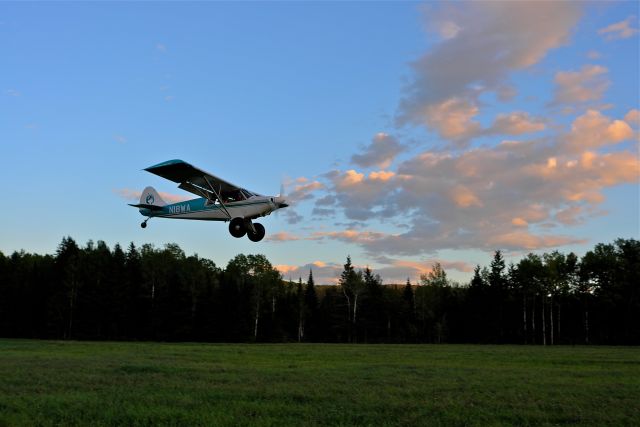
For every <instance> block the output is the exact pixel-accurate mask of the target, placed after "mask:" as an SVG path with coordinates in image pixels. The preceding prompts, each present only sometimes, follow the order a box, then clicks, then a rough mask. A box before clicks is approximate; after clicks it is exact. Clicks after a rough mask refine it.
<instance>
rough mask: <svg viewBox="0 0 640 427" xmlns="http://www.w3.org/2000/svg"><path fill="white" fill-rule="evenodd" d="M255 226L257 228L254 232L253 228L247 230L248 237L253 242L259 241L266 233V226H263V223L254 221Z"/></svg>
mask: <svg viewBox="0 0 640 427" xmlns="http://www.w3.org/2000/svg"><path fill="white" fill-rule="evenodd" d="M253 228H255V229H256V232H255V233H252V232H251V230H248V231H247V237H248V238H249V240H251V241H252V242H259V241H260V240H262V238H263V237H264V233H265V230H264V227H263V226H262V224H260V223H257V222H254V223H253Z"/></svg>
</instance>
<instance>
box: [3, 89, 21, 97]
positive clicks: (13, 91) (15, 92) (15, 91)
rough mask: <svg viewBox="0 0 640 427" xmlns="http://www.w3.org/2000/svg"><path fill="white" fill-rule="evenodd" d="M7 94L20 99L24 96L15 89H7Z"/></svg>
mask: <svg viewBox="0 0 640 427" xmlns="http://www.w3.org/2000/svg"><path fill="white" fill-rule="evenodd" d="M5 93H6V94H7V95H9V96H13V97H14V98H17V97H19V96H22V93H21V92H20V91H18V90H15V89H7V90H6V91H5Z"/></svg>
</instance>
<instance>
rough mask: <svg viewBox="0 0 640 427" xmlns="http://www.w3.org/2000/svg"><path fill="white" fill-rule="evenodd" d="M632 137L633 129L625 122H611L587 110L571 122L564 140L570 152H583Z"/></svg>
mask: <svg viewBox="0 0 640 427" xmlns="http://www.w3.org/2000/svg"><path fill="white" fill-rule="evenodd" d="M627 114H628V113H627ZM625 118H626V116H625ZM633 136H634V132H633V129H631V126H629V124H628V123H627V122H626V121H624V120H612V119H610V118H609V117H607V116H605V115H603V114H602V113H601V112H599V111H597V110H587V112H586V113H584V114H583V115H581V116H579V117H577V118H576V119H575V120H574V121H573V123H572V125H571V132H570V133H569V134H568V135H567V138H566V139H567V143H568V146H567V147H568V148H570V149H571V151H576V152H583V151H584V150H587V149H594V148H599V147H603V146H606V145H612V144H618V143H620V142H623V141H625V140H628V139H631V138H632V137H633Z"/></svg>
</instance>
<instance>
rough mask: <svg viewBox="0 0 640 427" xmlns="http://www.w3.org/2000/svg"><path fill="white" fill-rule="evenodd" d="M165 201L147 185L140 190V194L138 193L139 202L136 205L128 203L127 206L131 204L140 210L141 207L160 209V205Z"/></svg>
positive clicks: (153, 209)
mask: <svg viewBox="0 0 640 427" xmlns="http://www.w3.org/2000/svg"><path fill="white" fill-rule="evenodd" d="M166 204H167V202H165V201H164V200H162V197H160V194H158V192H157V191H156V189H155V188H153V187H147V188H145V189H144V190H142V194H140V203H138V204H137V205H133V204H131V203H129V206H133V207H134V208H138V209H140V210H141V212H143V211H142V209H150V210H152V211H161V210H162V207H163V206H165V205H166Z"/></svg>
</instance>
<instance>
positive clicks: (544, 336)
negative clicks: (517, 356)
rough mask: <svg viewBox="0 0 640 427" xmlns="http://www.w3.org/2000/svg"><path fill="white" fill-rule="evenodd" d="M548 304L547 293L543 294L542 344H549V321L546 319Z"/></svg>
mask: <svg viewBox="0 0 640 427" xmlns="http://www.w3.org/2000/svg"><path fill="white" fill-rule="evenodd" d="M546 305H547V297H546V295H542V345H547V321H546V319H545V317H546V316H545V315H546V313H545V306H546Z"/></svg>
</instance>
